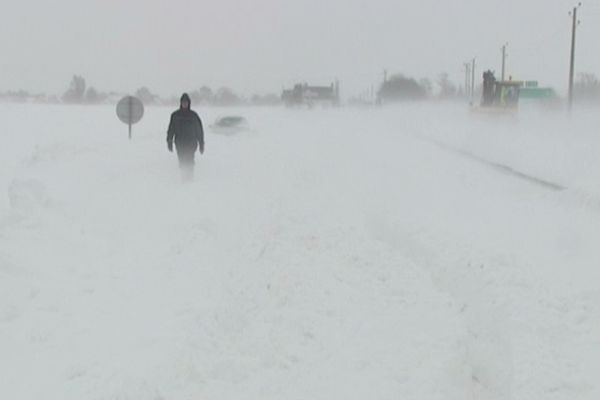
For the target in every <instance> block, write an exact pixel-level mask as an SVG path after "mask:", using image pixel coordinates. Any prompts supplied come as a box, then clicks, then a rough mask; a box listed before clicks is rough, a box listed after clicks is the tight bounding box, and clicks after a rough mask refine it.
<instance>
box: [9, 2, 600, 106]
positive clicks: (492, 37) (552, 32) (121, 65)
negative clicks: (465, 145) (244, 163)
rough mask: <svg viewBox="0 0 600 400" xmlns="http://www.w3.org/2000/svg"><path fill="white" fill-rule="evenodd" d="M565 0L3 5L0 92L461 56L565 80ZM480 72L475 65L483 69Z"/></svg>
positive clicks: (233, 77) (349, 70)
mask: <svg viewBox="0 0 600 400" xmlns="http://www.w3.org/2000/svg"><path fill="white" fill-rule="evenodd" d="M573 5H574V4H573V2H571V1H568V0H526V1H522V0H486V1H478V0H457V1H452V2H440V1H437V0H424V1H391V0H369V1H367V0H328V1H320V0H302V1H297V0H291V1H278V0H255V1H232V0H223V1H218V2H216V1H182V0H174V1H141V0H132V1H127V2H123V1H115V0H105V1H75V0H56V1H51V2H46V1H44V2H38V1H35V2H34V1H22V2H10V3H7V4H5V5H4V7H3V12H2V16H1V17H0V18H1V23H0V66H1V69H0V70H1V72H2V73H1V74H0V89H1V90H16V89H25V90H29V91H34V92H35V91H45V92H49V93H61V92H62V91H63V90H64V87H65V85H66V84H67V82H68V80H69V79H70V77H71V76H72V74H80V75H82V76H84V77H85V78H86V79H87V80H88V82H90V83H93V84H94V85H95V86H97V87H99V88H103V89H105V90H118V91H133V90H135V89H137V88H139V87H141V86H148V87H150V88H151V89H152V90H153V91H155V92H158V93H161V94H165V95H166V94H173V93H178V92H181V91H183V90H188V89H190V88H194V87H199V86H200V85H204V84H206V85H209V86H212V87H215V86H220V85H228V86H231V87H234V88H235V89H236V90H239V91H241V92H242V93H244V94H250V93H254V92H267V91H270V92H272V91H279V90H280V89H281V86H287V85H290V84H292V83H294V82H296V81H310V82H317V83H326V84H329V82H331V81H332V80H334V79H335V78H338V79H339V80H340V81H341V82H342V86H343V88H344V90H345V93H346V94H352V93H354V92H356V91H359V90H364V89H365V88H367V87H369V86H370V85H372V84H376V83H378V82H380V80H381V75H382V71H383V69H384V68H387V69H388V70H389V71H390V72H391V73H394V72H402V73H405V74H407V75H409V76H414V77H416V78H424V77H428V78H435V77H436V76H437V75H438V74H439V73H441V72H447V73H449V74H450V78H451V80H453V81H456V82H462V81H463V73H462V63H463V62H464V61H466V60H468V59H471V58H472V57H477V62H478V66H480V67H481V68H486V69H487V68H491V69H495V70H496V71H499V69H500V46H501V45H502V44H504V43H506V42H508V43H509V50H508V52H509V58H508V71H509V72H510V74H512V75H514V76H515V77H519V79H535V80H539V81H541V82H543V83H544V84H547V85H551V86H554V87H555V88H556V89H557V90H558V91H559V92H563V91H564V90H565V88H566V80H567V78H566V77H567V74H568V54H569V35H570V21H569V17H568V15H567V13H568V11H569V10H570V9H571V8H572V6H573ZM599 13H600V8H598V4H597V3H595V2H586V3H585V4H584V5H583V7H582V10H581V19H582V22H583V23H582V25H581V27H580V34H579V40H578V52H579V54H580V56H579V57H578V61H577V62H578V70H580V71H598V70H600V55H599V53H598V51H597V48H596V45H595V38H597V37H599V36H600V24H598V22H599V21H600V14H599ZM480 70H481V69H480Z"/></svg>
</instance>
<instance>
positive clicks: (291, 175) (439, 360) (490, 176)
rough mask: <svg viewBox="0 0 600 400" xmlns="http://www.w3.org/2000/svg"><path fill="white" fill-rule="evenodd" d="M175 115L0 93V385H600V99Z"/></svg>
mask: <svg viewBox="0 0 600 400" xmlns="http://www.w3.org/2000/svg"><path fill="white" fill-rule="evenodd" d="M170 111H171V110H169V109H165V108H149V109H147V111H146V116H145V117H144V119H143V120H142V122H141V123H140V124H139V125H137V126H135V127H134V132H133V137H134V138H133V140H132V141H131V142H129V141H128V140H127V138H126V137H127V134H126V127H125V126H124V125H122V124H121V123H120V122H118V121H117V118H116V116H115V114H114V110H113V108H112V107H60V106H34V105H6V104H0V135H1V137H2V141H3V146H2V148H1V149H0V190H1V192H2V196H1V197H0V398H2V399H4V398H6V399H19V400H20V399H31V400H34V399H36V400H37V399H41V398H43V399H48V400H53V399H56V400H59V399H60V400H71V399H73V400H75V399H77V400H80V399H152V400H157V399H163V400H171V399H346V400H348V399H361V400H362V399H440V400H441V399H444V400H449V399H457V400H458V399H461V400H463V399H523V400H525V399H528V400H529V399H533V398H537V399H541V398H543V399H565V400H566V399H569V400H571V399H597V398H598V397H599V396H600V389H599V386H598V384H597V376H598V373H599V372H600V306H599V304H600V290H599V289H598V282H600V268H599V267H600V247H599V246H598V243H599V240H600V157H599V152H600V135H599V134H598V133H597V132H595V131H594V129H593V127H594V126H597V125H596V121H597V120H598V118H600V117H598V116H597V115H595V114H594V112H592V111H589V112H587V111H582V112H580V113H578V114H577V115H576V117H575V118H572V119H569V118H567V117H566V116H564V115H562V114H561V112H560V111H555V112H551V113H549V112H544V111H540V110H537V109H529V108H527V107H525V109H523V110H522V111H521V113H520V115H519V117H518V118H516V119H503V120H501V121H497V120H495V121H490V120H489V119H485V118H483V117H474V116H472V115H469V113H468V112H467V110H466V109H465V107H464V106H462V105H446V106H425V105H405V106H402V107H398V108H384V109H377V110H375V109H374V110H354V109H339V110H312V111H309V110H284V109H239V110H235V114H239V115H243V116H245V117H246V118H247V119H248V121H249V125H250V126H251V128H252V130H251V131H246V132H240V133H239V134H237V135H232V136H226V135H218V134H212V133H210V132H207V138H206V142H207V143H206V148H207V149H206V153H205V156H204V157H201V158H200V159H199V160H198V165H197V173H196V181H195V182H193V183H191V184H182V183H181V182H180V177H179V171H178V170H177V163H176V160H175V156H174V155H173V154H170V153H168V152H167V150H166V144H165V130H166V125H167V123H168V116H169V113H170ZM197 111H199V113H200V115H201V116H202V117H203V118H204V122H205V126H208V125H209V124H210V123H211V122H213V121H214V119H215V118H216V117H217V116H218V115H222V114H224V113H228V112H231V111H228V110H216V109H208V110H202V109H198V110H197ZM536 180H537V181H536ZM540 182H541V183H540ZM543 182H546V183H551V185H545V184H543ZM552 185H554V186H552Z"/></svg>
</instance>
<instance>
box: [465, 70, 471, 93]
mask: <svg viewBox="0 0 600 400" xmlns="http://www.w3.org/2000/svg"><path fill="white" fill-rule="evenodd" d="M464 67H465V96H467V98H469V97H471V85H470V82H471V63H470V62H467V63H465V64H464Z"/></svg>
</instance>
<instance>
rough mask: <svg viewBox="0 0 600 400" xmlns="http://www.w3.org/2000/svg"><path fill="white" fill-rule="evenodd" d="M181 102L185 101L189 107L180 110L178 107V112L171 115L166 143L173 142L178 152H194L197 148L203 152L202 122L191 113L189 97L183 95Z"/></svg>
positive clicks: (196, 115) (194, 113) (193, 112)
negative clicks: (186, 150)
mask: <svg viewBox="0 0 600 400" xmlns="http://www.w3.org/2000/svg"><path fill="white" fill-rule="evenodd" d="M183 100H187V102H188V104H189V107H188V108H181V106H180V108H179V110H177V111H175V112H174V113H173V114H171V121H170V122H169V129H168V131H167V142H169V143H172V142H173V141H175V145H176V146H177V149H178V150H181V149H184V148H186V149H190V150H192V151H194V150H196V149H197V148H198V147H197V146H200V149H202V150H204V129H203V128H202V121H201V120H200V117H199V116H198V114H196V112H195V111H192V109H191V105H192V104H191V102H190V97H189V96H188V95H187V94H185V93H184V94H183V96H181V101H183Z"/></svg>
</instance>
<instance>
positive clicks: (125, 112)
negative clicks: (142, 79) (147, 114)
mask: <svg viewBox="0 0 600 400" xmlns="http://www.w3.org/2000/svg"><path fill="white" fill-rule="evenodd" d="M143 116H144V104H143V103H142V101H141V100H140V99H138V98H137V97H133V96H125V97H123V98H122V99H121V100H120V101H119V103H118V104H117V117H119V119H120V120H121V122H123V123H124V124H127V125H128V127H129V140H131V125H133V124H136V123H138V122H139V121H140V120H141V119H142V117H143Z"/></svg>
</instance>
